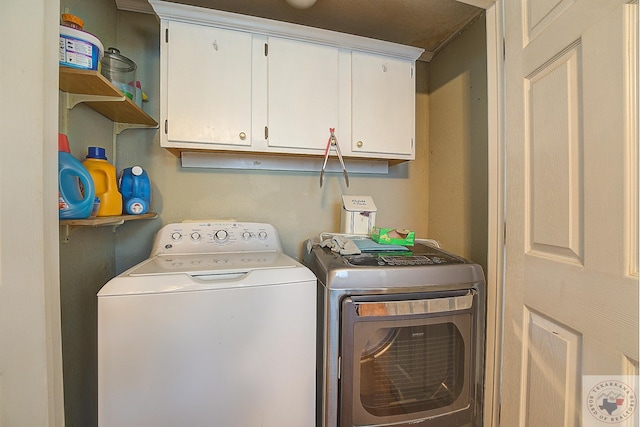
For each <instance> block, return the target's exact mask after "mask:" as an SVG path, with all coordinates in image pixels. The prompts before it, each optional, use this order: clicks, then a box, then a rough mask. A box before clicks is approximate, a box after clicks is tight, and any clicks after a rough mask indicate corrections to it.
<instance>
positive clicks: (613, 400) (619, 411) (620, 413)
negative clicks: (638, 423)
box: [587, 380, 636, 424]
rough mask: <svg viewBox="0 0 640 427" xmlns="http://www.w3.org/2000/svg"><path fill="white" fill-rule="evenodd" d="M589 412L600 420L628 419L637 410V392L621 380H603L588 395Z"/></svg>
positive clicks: (614, 421)
mask: <svg viewBox="0 0 640 427" xmlns="http://www.w3.org/2000/svg"><path fill="white" fill-rule="evenodd" d="M587 406H588V408H589V413H591V415H593V416H594V417H595V418H596V419H598V420H599V421H602V422H604V423H608V424H613V423H619V422H621V421H624V420H626V419H628V418H629V417H630V416H631V415H633V413H634V412H635V410H636V394H635V393H634V391H633V389H632V388H631V387H629V386H628V385H627V384H625V383H623V382H621V381H614V380H611V381H602V382H599V383H598V384H596V385H594V386H593V387H592V388H591V390H589V393H588V395H587Z"/></svg>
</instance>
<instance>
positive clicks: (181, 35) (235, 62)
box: [166, 22, 252, 146]
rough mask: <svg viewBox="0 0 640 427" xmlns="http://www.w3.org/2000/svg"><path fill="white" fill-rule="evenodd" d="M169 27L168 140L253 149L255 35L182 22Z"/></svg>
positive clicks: (170, 23)
mask: <svg viewBox="0 0 640 427" xmlns="http://www.w3.org/2000/svg"><path fill="white" fill-rule="evenodd" d="M168 29H169V35H168V47H167V71H166V72H167V100H166V102H167V119H168V125H167V130H168V132H167V134H168V140H169V141H178V142H196V143H206V144H229V145H240V146H248V145H251V48H252V43H251V40H252V36H251V34H249V33H245V32H241V31H229V30H223V29H219V28H213V27H207V26H203V25H193V24H185V23H182V22H169V24H168Z"/></svg>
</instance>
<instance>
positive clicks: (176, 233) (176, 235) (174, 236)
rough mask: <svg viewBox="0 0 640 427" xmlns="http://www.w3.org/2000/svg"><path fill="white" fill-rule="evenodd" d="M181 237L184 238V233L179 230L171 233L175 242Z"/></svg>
mask: <svg viewBox="0 0 640 427" xmlns="http://www.w3.org/2000/svg"><path fill="white" fill-rule="evenodd" d="M180 239H182V234H180V233H179V232H177V231H174V232H173V233H171V240H173V241H174V242H177V241H178V240H180Z"/></svg>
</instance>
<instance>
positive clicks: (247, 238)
mask: <svg viewBox="0 0 640 427" xmlns="http://www.w3.org/2000/svg"><path fill="white" fill-rule="evenodd" d="M242 238H243V239H244V240H249V239H250V238H251V233H249V232H248V231H245V232H243V233H242Z"/></svg>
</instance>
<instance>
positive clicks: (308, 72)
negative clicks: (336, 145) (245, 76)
mask: <svg viewBox="0 0 640 427" xmlns="http://www.w3.org/2000/svg"><path fill="white" fill-rule="evenodd" d="M338 52H339V50H338V49H337V48H332V47H328V46H323V45H317V44H313V43H306V42H300V41H295V40H288V39H277V38H269V54H268V57H267V58H268V69H269V71H268V73H269V77H268V88H269V89H268V90H269V99H268V121H269V123H268V126H269V147H282V148H287V149H288V151H289V152H293V153H305V152H306V153H309V152H316V151H317V152H318V153H320V154H322V153H323V152H324V149H325V147H326V143H327V139H328V138H329V128H336V136H337V137H338V139H339V138H340V135H339V133H340V126H339V123H338Z"/></svg>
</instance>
